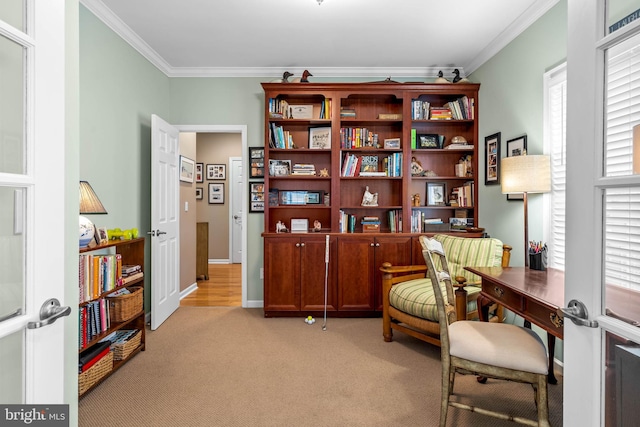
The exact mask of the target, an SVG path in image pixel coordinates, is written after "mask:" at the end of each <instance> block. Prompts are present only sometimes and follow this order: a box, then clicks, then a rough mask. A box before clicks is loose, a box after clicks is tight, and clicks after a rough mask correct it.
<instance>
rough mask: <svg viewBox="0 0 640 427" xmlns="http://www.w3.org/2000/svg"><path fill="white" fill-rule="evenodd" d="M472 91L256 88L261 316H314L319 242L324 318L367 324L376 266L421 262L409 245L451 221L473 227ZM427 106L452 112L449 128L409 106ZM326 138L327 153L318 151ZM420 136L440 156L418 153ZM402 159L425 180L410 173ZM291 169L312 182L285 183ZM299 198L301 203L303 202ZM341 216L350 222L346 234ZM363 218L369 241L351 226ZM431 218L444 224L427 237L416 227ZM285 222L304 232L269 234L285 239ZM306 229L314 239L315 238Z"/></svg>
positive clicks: (376, 299)
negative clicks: (367, 168) (260, 142)
mask: <svg viewBox="0 0 640 427" xmlns="http://www.w3.org/2000/svg"><path fill="white" fill-rule="evenodd" d="M479 86H480V85H479V84H470V83H464V84H430V83H393V82H391V83H389V82H384V83H382V82H381V83H263V84H262V87H263V89H264V96H265V120H264V138H265V144H264V146H265V158H264V162H265V165H264V166H265V212H264V221H265V222H264V233H263V237H264V243H265V244H264V263H265V266H264V268H265V277H264V299H265V305H264V310H265V315H266V316H271V315H297V314H305V315H306V314H312V315H313V314H314V313H315V314H318V313H319V311H320V310H323V309H324V276H325V275H324V271H325V264H324V263H325V261H324V259H325V258H324V253H325V251H324V249H325V236H326V235H329V236H330V262H329V268H328V271H329V277H328V300H329V301H328V304H327V310H328V311H329V312H330V313H331V314H332V315H375V314H376V312H377V311H378V310H379V309H380V300H381V299H380V296H379V287H380V283H379V282H380V279H379V274H378V268H379V266H380V265H381V264H382V262H384V261H389V262H392V263H394V264H410V263H412V262H423V261H421V256H420V257H417V256H416V254H417V253H419V251H418V249H417V248H418V241H417V236H418V235H419V234H421V233H434V232H440V231H441V230H442V228H443V227H445V228H446V227H447V225H446V224H448V223H449V219H450V218H453V217H464V218H468V219H469V221H470V222H471V221H472V223H473V225H474V226H475V227H477V226H478V203H477V202H478V188H477V183H478V148H479V144H480V141H479V139H478V90H479ZM427 105H428V106H430V107H444V106H449V107H450V108H451V110H454V106H455V107H456V108H460V110H459V111H457V112H456V111H454V114H455V116H454V117H455V118H451V119H435V118H434V117H431V116H430V115H429V114H425V115H420V114H419V108H422V107H426V106H427ZM427 111H428V110H427ZM327 134H329V135H330V145H328V144H325V143H326V135H327ZM317 135H320V137H318V136H317ZM347 135H351V136H352V137H351V138H348V137H347ZM412 135H414V136H413V139H414V140H415V141H416V142H415V143H413V144H412ZM421 136H424V137H426V138H434V137H435V138H436V141H437V144H438V143H440V142H441V141H443V146H442V147H441V148H438V145H436V147H437V148H421V147H422V146H425V144H424V143H421V141H425V139H424V138H423V139H420V137H421ZM454 137H462V139H463V140H465V141H466V142H467V144H468V145H469V146H468V147H465V148H462V149H449V148H447V147H448V146H449V145H450V144H451V143H452V142H453V138H454ZM316 138H325V139H316ZM459 139H460V138H459ZM385 140H386V141H387V144H386V145H385ZM349 157H351V158H352V159H354V158H355V159H356V160H355V165H356V166H355V168H351V170H356V171H357V172H355V173H349V172H348V171H347V169H348V164H347V158H349ZM463 158H466V160H467V161H466V173H465V174H463V176H457V175H456V172H455V170H456V167H455V165H456V164H458V163H460V162H461V160H462V159H463ZM371 159H373V160H371ZM412 159H415V160H416V161H417V163H419V164H420V165H421V167H422V169H423V170H428V171H431V172H430V173H429V174H428V175H426V176H425V175H424V174H421V175H415V174H414V175H412V165H411V163H412ZM362 162H368V163H370V164H372V165H373V166H371V167H372V168H373V169H376V171H377V172H378V173H377V174H376V173H372V174H369V175H368V176H364V175H362V174H360V171H361V170H363V171H364V169H363V168H362V166H361V163H362ZM376 162H377V168H376V166H375V163H376ZM296 165H299V166H300V168H299V169H304V167H303V166H306V167H307V168H308V167H309V165H313V169H315V174H313V175H305V174H295V173H294V171H296V170H297V169H296V167H295V166H296ZM321 171H324V172H325V173H324V174H321ZM385 171H386V172H385ZM382 172H385V173H382ZM372 175H373V176H372ZM430 183H431V184H432V185H431V186H432V187H433V185H435V186H436V187H435V188H436V190H437V191H438V192H442V190H444V193H445V194H440V196H442V203H438V204H431V205H427V202H428V201H429V202H433V197H431V198H430V197H429V194H428V191H427V187H428V186H430ZM367 187H368V189H369V192H370V193H372V194H374V193H377V205H365V206H363V205H362V201H363V195H364V193H365V190H366V189H367ZM454 189H455V190H454ZM305 192H306V193H305ZM452 193H454V194H458V198H457V199H456V200H458V199H459V200H460V201H459V203H458V204H457V205H456V203H453V204H452V203H451V200H453V196H452ZM305 194H306V197H307V199H306V200H307V201H308V203H301V202H300V200H301V198H302V199H303V200H304V197H305ZM462 194H464V195H465V198H464V200H462V197H461V196H462ZM291 200H293V203H291ZM417 200H419V202H417ZM318 201H319V203H318ZM350 216H351V217H352V218H355V221H354V220H353V219H352V220H351V223H352V225H351V226H349V217H350ZM418 216H419V217H420V220H418V221H416V220H414V225H415V224H420V226H419V228H416V227H417V226H414V227H413V228H412V218H416V217H418ZM365 217H367V219H370V218H371V217H374V218H375V217H377V218H378V219H379V221H380V223H379V226H378V227H377V228H376V229H375V230H374V232H370V230H371V226H368V227H365V225H363V224H362V223H361V222H362V220H363V219H364V218H365ZM434 218H441V219H442V220H443V222H444V223H445V225H443V226H440V228H439V229H438V230H436V229H435V228H431V229H430V228H427V229H425V228H424V227H423V224H424V222H423V221H422V219H434ZM292 219H303V220H306V221H307V223H308V227H307V228H308V232H307V233H300V234H296V233H276V228H277V226H278V224H279V223H280V224H283V225H284V226H285V227H287V228H288V229H290V228H291V225H292V221H291V220H292ZM316 221H318V222H319V226H320V229H319V232H317V231H314V230H313V229H314V223H316ZM400 223H401V224H402V225H401V227H402V229H401V230H400ZM367 228H368V229H367ZM445 232H447V230H445ZM458 233H459V232H458ZM464 235H466V236H475V237H477V236H479V234H477V233H476V234H473V233H465V234H464ZM416 258H417V259H416ZM316 264H317V265H316Z"/></svg>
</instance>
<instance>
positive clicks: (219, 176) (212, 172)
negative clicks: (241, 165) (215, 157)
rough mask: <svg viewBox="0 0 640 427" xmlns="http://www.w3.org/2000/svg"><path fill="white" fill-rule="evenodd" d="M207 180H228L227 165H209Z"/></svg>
mask: <svg viewBox="0 0 640 427" xmlns="http://www.w3.org/2000/svg"><path fill="white" fill-rule="evenodd" d="M207 179H208V180H209V181H212V180H224V179H227V165H225V164H211V165H207Z"/></svg>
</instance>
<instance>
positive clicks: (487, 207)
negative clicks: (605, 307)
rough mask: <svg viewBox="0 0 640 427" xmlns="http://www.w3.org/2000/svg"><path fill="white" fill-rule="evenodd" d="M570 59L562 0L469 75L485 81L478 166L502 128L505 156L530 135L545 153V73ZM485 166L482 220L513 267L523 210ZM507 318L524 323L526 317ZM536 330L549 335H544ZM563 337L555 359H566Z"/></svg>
mask: <svg viewBox="0 0 640 427" xmlns="http://www.w3.org/2000/svg"><path fill="white" fill-rule="evenodd" d="M566 57H567V2H566V0H560V1H559V2H558V4H557V5H556V6H554V7H553V8H552V9H551V10H550V11H549V12H547V13H546V14H545V15H544V16H543V17H542V18H540V19H539V20H538V21H536V22H535V23H534V24H533V25H532V26H530V27H529V28H528V29H527V30H526V31H524V32H523V33H522V34H521V35H520V36H518V37H517V38H516V39H515V40H514V41H513V42H511V43H510V44H509V45H507V46H506V47H505V48H504V49H502V50H501V51H500V52H499V53H498V54H496V55H495V56H494V57H493V58H491V59H490V60H489V61H487V62H486V63H484V64H483V65H482V67H480V68H478V69H477V70H476V71H475V72H474V73H473V74H472V75H471V76H470V79H471V80H472V81H474V82H480V83H481V85H480V94H479V98H480V105H479V117H480V124H479V137H480V141H481V143H482V144H483V145H482V149H481V150H479V151H480V158H479V164H480V165H484V162H485V159H484V137H486V136H489V135H492V134H494V133H496V132H501V136H502V138H501V139H502V147H501V149H502V157H504V156H505V155H506V148H507V140H509V139H512V138H514V137H516V136H520V135H522V134H526V135H527V151H528V152H529V153H530V154H542V151H543V141H542V138H543V125H544V122H543V75H544V73H545V72H547V71H549V70H551V69H553V68H555V67H556V66H558V65H560V64H561V63H563V62H564V61H566ZM484 178H485V177H484V167H483V166H480V179H479V184H480V185H479V198H480V207H479V212H478V216H479V220H478V222H479V223H480V226H481V227H485V228H486V230H487V232H488V233H489V234H490V235H491V236H492V237H496V238H498V239H500V240H502V241H503V242H505V243H508V244H510V245H512V246H513V252H512V256H511V265H512V266H522V265H524V211H523V204H522V202H519V201H507V200H506V196H505V195H503V194H502V193H501V192H500V186H498V185H492V186H486V185H484ZM542 215H543V212H542V195H535V194H534V195H531V196H530V197H529V239H530V240H542ZM507 321H509V322H511V323H518V324H522V322H523V319H521V318H517V319H514V317H513V313H510V315H509V316H507ZM534 329H536V330H537V331H538V332H539V333H540V334H541V335H542V338H543V339H544V337H545V334H544V333H543V332H541V330H540V329H538V328H536V327H535V326H534ZM562 351H563V346H562V341H560V340H557V341H556V347H555V358H556V359H558V360H563V354H562Z"/></svg>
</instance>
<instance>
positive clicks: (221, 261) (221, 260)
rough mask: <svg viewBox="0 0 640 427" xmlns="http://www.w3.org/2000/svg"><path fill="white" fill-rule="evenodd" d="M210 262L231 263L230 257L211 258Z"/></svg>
mask: <svg viewBox="0 0 640 427" xmlns="http://www.w3.org/2000/svg"><path fill="white" fill-rule="evenodd" d="M209 264H231V260H230V259H210V260H209Z"/></svg>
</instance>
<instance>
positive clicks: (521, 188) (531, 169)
mask: <svg viewBox="0 0 640 427" xmlns="http://www.w3.org/2000/svg"><path fill="white" fill-rule="evenodd" d="M500 169H501V171H500V173H501V175H502V176H501V177H500V182H501V186H502V193H504V194H508V193H546V192H549V191H551V161H550V159H549V156H544V155H526V156H512V157H505V158H503V159H502V160H501V164H500Z"/></svg>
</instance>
